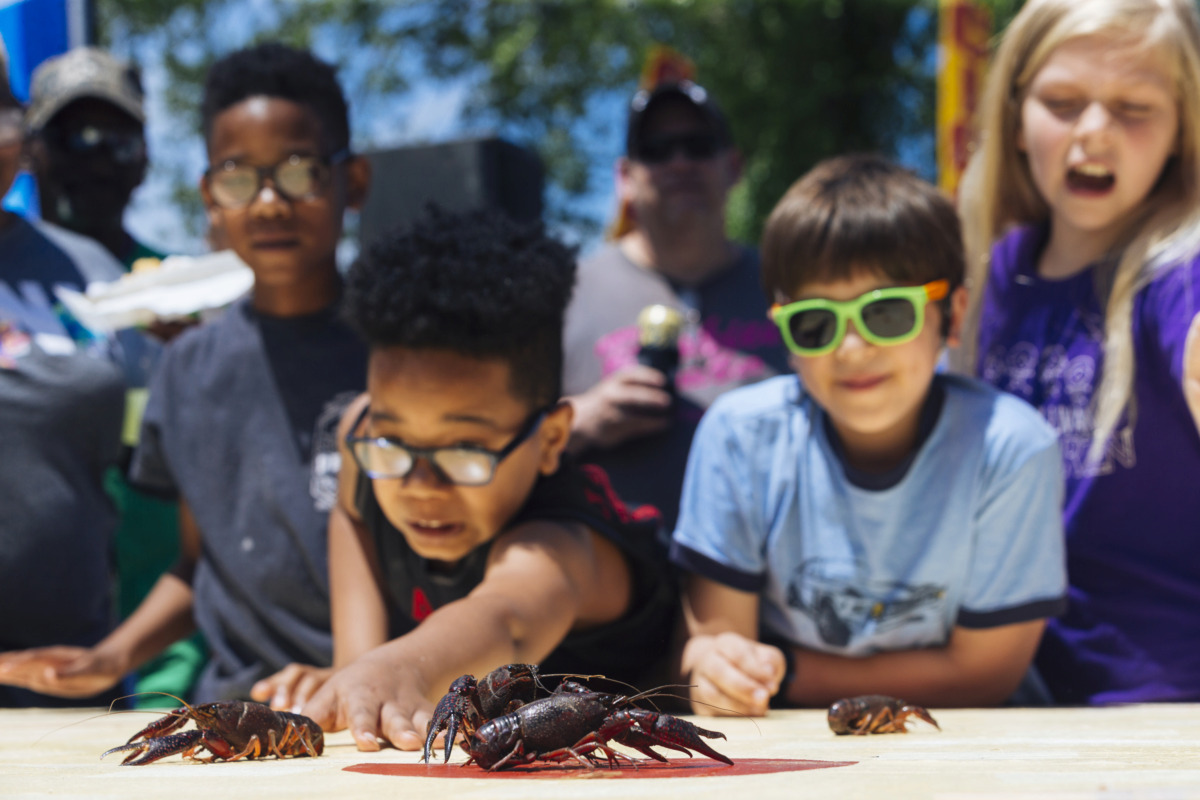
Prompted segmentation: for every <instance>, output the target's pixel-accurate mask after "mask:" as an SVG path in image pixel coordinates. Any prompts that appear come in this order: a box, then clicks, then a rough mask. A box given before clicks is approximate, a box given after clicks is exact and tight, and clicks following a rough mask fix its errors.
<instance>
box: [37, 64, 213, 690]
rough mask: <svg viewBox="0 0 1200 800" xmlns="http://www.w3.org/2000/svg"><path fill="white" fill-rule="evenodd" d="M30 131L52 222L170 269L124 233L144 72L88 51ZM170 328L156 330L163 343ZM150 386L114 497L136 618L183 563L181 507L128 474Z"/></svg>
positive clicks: (171, 682)
mask: <svg viewBox="0 0 1200 800" xmlns="http://www.w3.org/2000/svg"><path fill="white" fill-rule="evenodd" d="M29 94H30V98H29V108H28V109H27V112H26V122H25V124H26V129H27V130H28V131H29V140H28V145H29V154H30V160H31V162H32V165H33V169H32V171H33V173H34V175H35V177H36V178H37V184H38V194H39V196H40V199H41V214H42V217H43V219H45V220H46V221H48V222H52V223H55V224H57V225H59V226H61V227H63V228H67V229H68V230H71V231H74V232H76V233H79V234H83V235H85V236H88V237H90V238H92V239H94V240H96V241H97V242H99V243H100V244H101V245H103V246H104V248H105V249H107V250H108V251H109V252H110V253H112V255H113V256H115V257H116V258H117V259H118V260H119V261H121V262H122V264H123V265H124V267H125V269H126V270H129V269H130V268H131V267H132V266H133V263H134V262H135V261H137V260H138V259H142V258H147V259H162V258H163V254H162V253H160V252H158V251H156V250H153V249H151V248H149V247H147V246H146V245H144V244H142V243H141V242H139V241H137V240H136V239H134V237H133V236H132V235H131V234H130V233H129V232H128V231H127V230H126V229H125V222H124V217H125V208H126V206H127V205H128V204H129V201H130V198H131V197H132V195H133V191H134V189H136V188H137V187H138V185H139V184H140V183H141V182H142V179H143V178H144V177H145V174H146V167H147V158H146V140H145V134H144V127H143V126H144V123H145V119H146V118H145V111H144V95H143V93H142V84H141V80H140V78H139V76H138V72H137V70H136V69H134V68H133V67H131V66H130V65H128V64H125V63H123V62H121V61H118V60H117V59H116V58H113V56H111V55H110V54H108V53H106V52H105V51H103V50H98V49H96V48H92V47H79V48H75V49H73V50H70V51H68V52H67V53H65V54H63V55H61V56H57V57H55V58H51V59H48V60H46V61H44V62H42V63H41V64H40V65H38V67H37V69H35V70H34V73H33V79H32V81H31V86H30V92H29ZM162 330H164V329H163V328H152V331H153V333H154V334H155V335H161V331H162ZM121 335H122V336H124V337H125V346H126V347H127V349H128V350H129V351H130V352H131V353H135V354H137V355H136V356H134V357H136V358H137V359H138V360H139V361H142V362H144V363H145V364H147V365H148V366H150V365H153V364H154V363H155V362H156V359H157V353H158V352H159V349H158V347H157V345H156V344H153V343H151V344H146V342H147V341H148V339H147V338H146V337H144V336H139V335H137V334H135V333H134V332H133V331H123V332H122V334H121ZM145 386H146V377H145V376H144V375H142V376H139V379H137V380H134V381H132V382H131V383H130V386H129V396H128V402H127V407H126V414H127V419H126V425H125V435H124V437H123V438H124V441H123V444H124V448H123V450H122V459H121V464H120V466H121V467H122V468H121V469H116V470H112V471H110V472H109V474H108V476H107V480H106V488H107V490H108V493H109V494H110V495H111V497H112V498H113V500H114V502H115V504H116V506H117V508H118V510H119V511H120V514H121V516H120V521H119V526H118V528H117V530H116V534H115V551H116V567H117V587H118V593H117V601H118V602H117V611H118V615H119V616H121V617H124V616H126V615H128V614H129V613H131V612H132V611H133V609H135V608H137V606H138V604H139V603H140V602H141V600H142V598H143V597H145V595H146V593H147V592H148V591H149V590H150V588H151V587H152V586H153V585H154V582H155V581H156V580H157V579H158V577H159V576H160V575H161V574H162V573H163V572H164V571H165V570H166V569H168V568H169V567H171V566H172V564H174V562H175V561H176V559H178V557H179V528H178V514H179V509H178V504H177V503H175V502H174V501H172V500H166V499H162V498H158V497H154V496H151V495H149V494H148V493H146V492H144V491H142V490H140V489H138V488H137V487H135V486H133V485H132V484H131V483H130V482H129V479H128V476H127V475H126V473H125V468H127V467H128V463H129V457H130V456H131V454H132V447H133V445H134V444H135V443H136V442H135V438H136V431H137V430H138V429H139V426H138V424H137V423H138V421H139V420H140V418H141V409H142V407H143V404H144V402H145V396H146V395H145ZM205 660H206V653H205V650H204V647H203V645H202V643H201V642H200V640H199V637H198V636H197V637H193V638H192V639H188V640H182V641H179V642H176V643H174V644H172V645H171V646H170V647H169V648H168V649H167V650H166V651H164V653H163V655H162V656H160V657H159V658H156V659H155V660H153V661H151V662H150V663H148V664H146V665H145V666H144V667H143V668H142V669H141V670H140V671H139V674H138V676H137V682H136V689H137V691H138V692H139V693H145V694H141V696H140V698H139V700H138V705H139V706H165V705H171V704H173V703H175V702H176V701H174V700H172V699H171V698H170V697H166V696H165V695H162V694H150V693H162V692H166V693H169V694H171V695H175V696H184V695H186V694H187V693H188V692H189V691H190V689H191V686H192V684H193V683H194V682H195V679H196V677H197V675H198V674H199V672H200V670H201V669H202V668H203V666H204V662H205Z"/></svg>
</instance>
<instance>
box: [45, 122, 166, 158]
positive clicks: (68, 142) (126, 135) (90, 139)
mask: <svg viewBox="0 0 1200 800" xmlns="http://www.w3.org/2000/svg"><path fill="white" fill-rule="evenodd" d="M45 135H46V138H47V140H48V141H49V142H50V144H52V145H53V146H54V147H56V148H58V150H59V151H61V152H62V153H64V154H66V155H69V156H79V157H85V158H92V157H95V156H97V155H99V154H101V153H107V154H108V156H109V158H111V159H112V160H113V161H115V162H117V163H118V164H125V165H129V164H136V163H137V162H139V161H141V160H143V159H144V158H145V157H146V140H145V138H144V137H143V136H142V134H141V133H140V132H139V131H120V130H107V129H105V128H101V127H99V126H98V125H84V126H82V127H79V128H69V129H65V130H58V131H55V132H53V133H52V132H50V131H49V130H47V131H46V134H45Z"/></svg>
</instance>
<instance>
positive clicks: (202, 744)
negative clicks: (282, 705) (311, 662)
mask: <svg viewBox="0 0 1200 800" xmlns="http://www.w3.org/2000/svg"><path fill="white" fill-rule="evenodd" d="M180 702H183V701H180ZM188 720H191V721H193V722H195V723H196V727H195V728H194V729H192V730H186V731H182V732H179V733H174V731H178V730H179V729H180V728H182V727H183V726H184V725H186V724H187V723H188ZM139 739H140V740H141V741H138V740H139ZM201 748H203V749H205V750H208V752H210V753H212V756H211V757H210V758H200V759H197V760H198V761H204V762H206V763H211V762H213V761H216V760H218V759H220V760H222V761H237V760H238V759H241V758H265V757H266V756H275V757H276V758H287V757H288V756H296V757H298V756H312V757H313V758H315V757H317V756H319V755H321V753H322V751H324V749H325V735H324V733H322V731H321V728H320V727H319V726H318V725H317V723H315V722H313V721H312V720H311V719H309V718H308V717H305V716H302V715H300V714H290V713H288V712H286V711H272V710H271V709H270V708H269V707H267V706H265V705H263V704H262V703H246V702H242V701H240V700H225V701H221V702H218V703H205V704H204V705H198V706H190V705H188V704H187V703H184V704H183V707H182V708H177V709H175V710H174V711H170V712H168V713H167V715H166V716H164V717H161V718H160V719H158V720H156V721H155V722H152V723H150V724H149V725H147V726H146V727H145V728H142V729H141V730H140V731H138V732H137V733H135V734H134V735H133V736H132V737H130V739H129V741H128V742H127V743H126V744H123V745H121V746H120V747H114V748H112V749H111V750H107V751H105V753H104V755H102V756H100V757H101V758H104V756H107V755H109V754H110V753H119V752H124V751H126V750H128V751H131V752H130V753H129V755H127V756H125V760H124V761H122V762H121V764H122V765H125V764H128V765H129V766H141V765H143V764H150V763H152V762H154V761H158V760H159V759H160V758H166V757H167V756H170V755H174V754H175V753H181V754H182V755H183V757H184V758H193V757H194V756H193V754H194V753H195V752H196V751H197V750H199V749H201Z"/></svg>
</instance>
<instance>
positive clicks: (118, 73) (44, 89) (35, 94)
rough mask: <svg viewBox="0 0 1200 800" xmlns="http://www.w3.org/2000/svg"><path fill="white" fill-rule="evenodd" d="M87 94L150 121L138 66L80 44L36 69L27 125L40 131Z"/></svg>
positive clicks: (30, 93)
mask: <svg viewBox="0 0 1200 800" xmlns="http://www.w3.org/2000/svg"><path fill="white" fill-rule="evenodd" d="M85 97H96V98H99V99H101V100H107V101H108V102H110V103H112V104H113V105H115V106H117V107H118V108H120V109H121V110H123V111H125V112H126V113H128V114H129V115H130V116H132V117H133V118H134V119H136V120H137V121H138V122H145V121H146V112H145V110H144V109H143V107H142V105H143V100H144V99H145V95H144V94H143V92H142V81H141V77H140V75H139V74H138V70H137V68H135V67H133V66H130V65H129V64H126V63H124V62H121V61H118V60H117V59H115V58H113V57H112V56H111V55H109V54H108V53H106V52H105V51H103V50H98V49H96V48H94V47H77V48H75V49H74V50H69V51H68V52H66V53H64V54H63V55H61V56H55V57H54V58H48V59H46V60H45V61H43V62H42V63H41V64H39V65H38V67H37V69H35V70H34V71H33V80H32V81H31V85H30V89H29V109H28V112H27V114H26V118H25V124H26V126H27V127H28V128H29V129H30V130H34V131H36V130H40V129H41V128H42V126H44V125H45V124H46V123H47V122H49V121H50V120H51V119H52V118H53V117H54V115H55V114H57V113H58V112H59V111H62V110H63V108H65V107H66V106H67V105H69V104H70V103H72V102H74V101H76V100H79V99H82V98H85Z"/></svg>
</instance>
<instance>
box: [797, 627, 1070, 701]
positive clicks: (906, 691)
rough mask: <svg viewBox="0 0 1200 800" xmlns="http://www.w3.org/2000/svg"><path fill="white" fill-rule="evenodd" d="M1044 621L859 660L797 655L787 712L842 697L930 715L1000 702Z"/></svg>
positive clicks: (963, 631) (959, 634) (966, 631)
mask: <svg viewBox="0 0 1200 800" xmlns="http://www.w3.org/2000/svg"><path fill="white" fill-rule="evenodd" d="M1045 625H1046V623H1045V620H1041V619H1038V620H1031V621H1029V622H1019V623H1015V624H1012V625H1002V626H999V627H996V628H986V629H975V628H963V627H956V628H954V630H953V631H952V632H951V634H950V641H949V642H948V643H947V644H946V645H945V646H943V647H930V648H925V649H920V650H903V651H896V652H890V653H879V654H877V655H873V656H867V657H864V658H848V657H845V656H837V655H831V654H829V653H817V652H813V651H810V650H802V649H799V648H797V649H796V650H795V651H794V653H793V655H794V657H795V677H794V678H793V680H792V681H791V683H790V684H789V685H788V686H787V687H785V689H784V691H785V692H786V693H787V694H786V697H787V700H788V704H789V705H795V706H808V707H819V706H828V705H830V704H832V703H834V702H836V701H837V700H840V699H841V698H843V697H851V696H854V695H860V694H886V695H892V696H893V697H899V698H902V699H904V700H907V701H909V702H911V703H917V704H920V705H925V706H930V707H980V706H994V705H999V704H1000V703H1002V702H1004V700H1006V699H1007V698H1008V697H1009V696H1010V695H1011V694H1012V693H1013V691H1014V690H1016V688H1017V685H1018V684H1019V683H1020V682H1021V678H1022V677H1023V676H1024V675H1025V672H1026V670H1027V669H1028V668H1029V664H1030V662H1031V661H1032V660H1033V653H1034V651H1035V650H1036V649H1037V645H1038V641H1039V640H1040V639H1041V635H1042V629H1043V628H1045Z"/></svg>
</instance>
